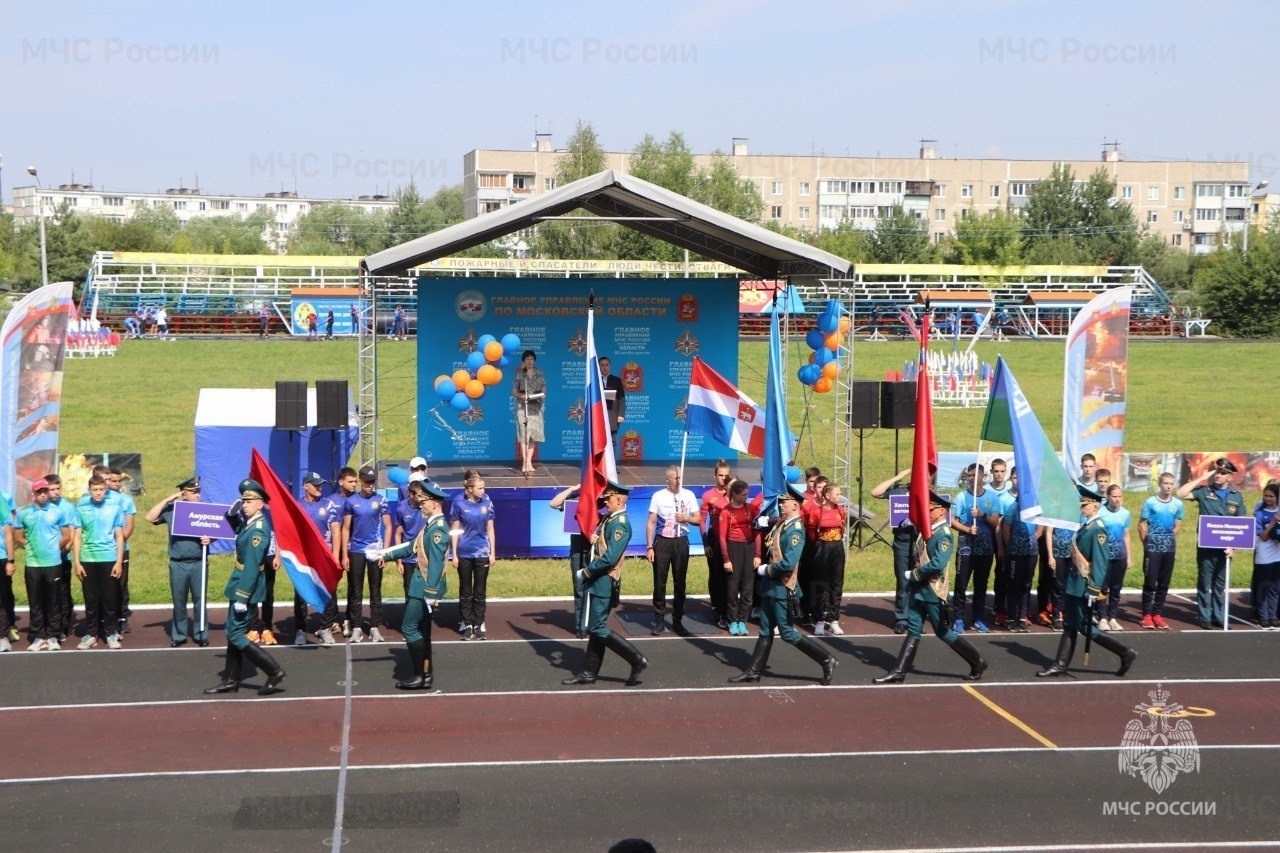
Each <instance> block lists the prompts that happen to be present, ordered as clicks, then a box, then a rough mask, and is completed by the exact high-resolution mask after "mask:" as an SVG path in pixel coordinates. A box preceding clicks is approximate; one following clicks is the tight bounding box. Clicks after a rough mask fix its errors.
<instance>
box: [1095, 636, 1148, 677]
mask: <svg viewBox="0 0 1280 853" xmlns="http://www.w3.org/2000/svg"><path fill="white" fill-rule="evenodd" d="M1093 641H1094V642H1095V643H1097V644H1098V645H1100V646H1102V647H1103V648H1104V649H1106V650H1107V651H1109V652H1111V653H1112V654H1113V655H1116V656H1117V657H1119V658H1120V668H1119V669H1117V670H1116V675H1118V676H1120V677H1121V678H1123V677H1124V674H1125V673H1126V672H1128V671H1129V667H1131V666H1133V662H1134V660H1135V659H1136V658H1137V657H1138V653H1137V652H1135V651H1134V650H1133V649H1131V648H1129V647H1128V646H1126V645H1125V644H1124V643H1122V642H1120V641H1119V640H1117V639H1116V638H1115V637H1113V636H1111V635H1110V634H1104V633H1102V632H1101V631H1099V632H1098V634H1097V636H1095V637H1094V638H1093Z"/></svg>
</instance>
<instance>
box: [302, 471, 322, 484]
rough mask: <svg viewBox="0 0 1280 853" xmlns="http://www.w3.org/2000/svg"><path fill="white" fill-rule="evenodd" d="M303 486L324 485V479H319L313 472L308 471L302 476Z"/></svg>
mask: <svg viewBox="0 0 1280 853" xmlns="http://www.w3.org/2000/svg"><path fill="white" fill-rule="evenodd" d="M302 483H303V485H310V486H319V485H322V484H323V483H324V477H321V476H320V475H319V474H317V473H316V472H315V471H308V472H307V473H305V474H303V475H302Z"/></svg>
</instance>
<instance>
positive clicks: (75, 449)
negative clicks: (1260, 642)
mask: <svg viewBox="0 0 1280 853" xmlns="http://www.w3.org/2000/svg"><path fill="white" fill-rule="evenodd" d="M378 347H379V349H378V359H379V372H380V384H379V395H380V413H379V414H380V417H379V429H380V433H379V449H380V454H381V455H382V456H384V457H387V458H402V457H407V456H411V455H413V453H414V444H415V433H416V420H415V419H414V414H415V412H416V405H415V401H414V400H413V393H414V388H415V372H416V371H415V358H414V354H415V351H416V345H415V344H414V343H413V342H408V343H399V342H385V341H380V342H379V343H378ZM977 349H978V352H979V354H980V356H981V357H982V358H983V359H988V360H990V361H992V362H994V360H995V357H996V355H997V353H1000V354H1003V355H1004V356H1005V359H1006V360H1007V361H1008V363H1009V365H1010V367H1011V368H1012V369H1013V371H1014V374H1015V375H1016V376H1017V378H1018V381H1019V383H1020V384H1021V385H1022V388H1023V391H1024V392H1025V393H1026V395H1027V397H1028V399H1029V400H1030V402H1031V404H1032V406H1033V407H1034V409H1035V411H1036V414H1037V416H1038V417H1039V418H1040V422H1041V424H1042V425H1043V426H1044V428H1045V431H1046V432H1047V433H1048V434H1049V436H1050V438H1051V439H1052V440H1054V441H1055V443H1056V442H1057V437H1058V435H1059V433H1060V431H1061V408H1062V359H1063V348H1062V344H1061V342H1045V343H1037V342H1031V341H1026V342H1008V343H1002V344H994V343H983V344H979V345H978V348H977ZM789 350H790V351H789V356H790V358H789V361H790V362H791V367H790V368H789V370H788V377H789V393H790V394H791V401H790V412H789V418H790V421H791V428H792V430H793V431H795V432H797V433H799V434H800V450H799V452H798V460H797V461H798V463H799V464H800V465H801V466H806V465H810V464H816V465H818V466H819V467H821V468H823V469H829V468H830V466H831V459H832V448H833V445H834V436H835V425H834V419H833V416H832V414H833V411H834V402H835V401H834V398H833V397H832V396H831V395H825V396H824V395H812V396H811V397H810V399H808V400H806V399H805V398H804V395H802V394H801V393H800V390H801V386H800V385H799V383H798V382H795V381H794V372H795V368H796V367H797V366H798V365H799V364H800V359H801V358H802V357H804V358H807V355H808V350H807V349H806V348H805V347H804V345H803V342H802V341H796V342H794V343H793V344H792V345H791V346H790V348H789ZM915 353H916V347H915V344H914V343H913V342H890V343H858V344H856V346H855V350H854V356H855V362H856V368H855V378H858V379H883V378H884V374H885V371H886V370H894V369H901V367H902V363H903V361H904V360H907V359H911V358H913V357H914V355H915ZM1278 354H1280V343H1273V342H1259V343H1245V342H1219V341H1206V342H1167V341H1163V342H1147V341H1136V342H1134V343H1133V345H1132V346H1131V347H1130V367H1129V407H1128V422H1127V436H1128V449H1129V450H1131V451H1179V450H1204V451H1215V450H1267V449H1275V448H1274V447H1273V444H1274V443H1273V442H1271V441H1270V439H1269V438H1267V436H1268V434H1269V432H1270V430H1269V428H1268V427H1267V426H1266V425H1267V424H1269V423H1273V419H1274V413H1275V411H1276V406H1277V402H1280V394H1278V393H1277V392H1276V391H1275V390H1273V386H1272V385H1271V384H1270V383H1269V382H1246V381H1242V380H1245V379H1246V377H1247V376H1248V375H1249V373H1251V370H1252V369H1254V368H1253V367H1252V365H1254V364H1268V363H1270V360H1271V357H1272V356H1275V355H1278ZM766 357H767V346H766V345H765V344H764V343H761V342H754V341H749V342H744V343H743V344H742V346H741V351H740V362H739V371H740V384H741V386H742V387H743V389H744V390H745V391H747V392H748V393H749V394H751V395H752V396H753V397H755V398H756V399H757V400H758V401H761V402H763V400H764V396H765V391H764V373H765V360H766ZM355 372H356V361H355V344H354V342H352V341H349V340H346V341H330V342H321V343H309V342H305V341H284V340H279V341H267V342H259V341H256V340H235V341H231V340H217V341H206V340H179V341H177V342H173V343H169V342H160V341H128V342H126V343H125V345H124V346H123V347H122V348H121V350H120V353H119V354H118V355H117V356H116V357H115V358H104V359H87V360H74V361H68V362H67V365H66V376H65V382H64V391H63V420H62V433H61V439H60V450H61V452H63V453H99V452H140V453H141V454H142V455H143V472H144V479H145V484H146V487H147V488H146V493H145V494H143V495H141V496H140V497H139V499H138V512H139V514H138V523H137V531H136V533H135V535H134V538H133V558H132V560H133V563H132V569H131V584H130V586H131V590H132V594H133V598H134V600H135V601H139V602H168V601H169V587H168V568H167V561H166V559H165V532H164V528H163V527H152V526H151V525H149V524H147V523H146V522H145V521H144V520H143V518H142V516H143V514H145V512H146V511H147V509H149V508H150V506H151V505H152V504H153V503H154V502H155V501H158V500H160V499H161V498H163V497H165V496H166V495H168V494H170V493H171V492H172V491H173V486H174V484H175V483H178V482H179V481H181V480H183V479H184V478H186V477H188V476H190V474H191V472H192V466H193V454H194V450H193V442H194V437H193V427H192V421H193V419H194V417H195V409H196V400H197V397H198V395H199V389H200V388H202V387H214V388H217V387H221V388H269V387H274V384H275V382H276V380H278V379H306V380H310V381H314V380H316V379H348V380H350V381H351V382H352V385H353V387H354V382H355ZM1237 389H1239V390H1237ZM1246 389H1247V390H1246ZM981 420H982V411H981V410H967V411H966V410H939V411H937V412H936V413H935V429H936V432H937V439H938V448H939V450H944V451H946V450H966V449H974V448H975V447H976V446H977V436H978V429H979V426H980V424H981ZM900 439H901V460H902V465H903V467H905V466H906V465H907V464H908V462H907V460H909V458H910V454H911V440H912V432H911V431H909V430H906V431H903V432H902V434H901V436H900ZM758 464H759V463H758V462H756V461H755V460H752V459H744V460H743V465H742V468H743V469H744V471H751V470H753V469H755V468H758ZM864 466H865V467H864V477H865V482H866V488H867V490H868V491H869V490H870V488H871V486H873V485H875V484H876V483H878V482H880V481H881V480H884V479H886V478H887V477H889V476H890V475H891V474H893V473H894V470H895V469H894V467H893V466H894V437H893V433H892V432H891V431H887V430H875V431H872V432H871V433H870V434H869V435H868V436H867V438H866V442H865V462H864ZM748 476H751V475H748ZM445 485H446V486H453V485H455V484H445ZM849 497H850V498H851V499H852V500H857V486H856V485H854V486H853V487H852V488H851V494H850V495H849ZM1257 497H1258V496H1257V495H1256V494H1252V495H1246V498H1247V500H1248V503H1249V506H1252V505H1253V501H1254V500H1256V499H1257ZM1142 498H1143V496H1141V495H1136V494H1129V495H1126V499H1125V500H1126V505H1127V506H1129V508H1130V510H1131V511H1133V512H1134V514H1135V516H1136V514H1137V510H1138V507H1139V506H1140V504H1141V501H1142ZM868 503H871V501H870V499H868ZM1189 515H1194V511H1192V512H1191V513H1189ZM1193 527H1194V525H1188V530H1190V529H1193ZM1193 545H1194V540H1193V538H1192V534H1191V533H1189V532H1188V533H1184V536H1183V542H1182V543H1181V547H1180V548H1179V564H1178V568H1177V571H1176V574H1175V578H1174V585H1175V586H1193V585H1194V577H1195V574H1194V567H1193V565H1192V557H1193V556H1194V553H1195V552H1194V547H1193ZM1248 562H1249V558H1248V557H1246V558H1244V560H1241V561H1238V563H1246V564H1247V563H1248ZM693 563H694V565H693V566H692V567H691V569H690V589H691V590H692V591H695V592H696V591H704V590H705V589H706V585H705V573H706V569H705V562H704V561H702V560H701V559H695V560H694V561H693ZM890 566H891V555H890V552H889V549H888V548H886V547H884V546H883V545H875V546H873V547H870V548H868V549H867V550H865V551H863V552H860V553H858V552H854V553H851V554H850V556H849V562H848V568H847V574H846V582H845V588H846V590H847V591H865V590H879V589H885V588H887V587H889V586H890V584H891V579H890ZM229 567H230V558H228V557H220V558H215V559H214V565H213V569H212V576H213V577H214V578H215V580H216V579H218V578H225V576H226V574H227V572H228V571H229ZM628 568H629V571H626V572H625V574H624V578H625V582H624V590H623V591H624V593H625V594H628V595H634V594H644V593H647V592H649V591H650V588H651V580H650V577H649V572H648V571H647V567H646V566H645V564H643V563H642V562H641V561H639V560H632V561H629V565H628ZM1242 569H1244V570H1243V571H1242ZM1246 578H1247V569H1245V567H1244V566H1241V567H1240V568H1238V569H1237V571H1236V572H1235V573H1234V574H1233V578H1232V579H1233V582H1234V583H1235V584H1236V585H1239V584H1240V583H1243V582H1246V581H1245V579H1246ZM1138 582H1139V579H1138V578H1137V577H1136V575H1135V574H1131V575H1130V576H1129V583H1130V585H1133V584H1135V583H1138ZM217 583H218V584H220V583H221V582H220V581H218V582H217ZM281 583H283V584H284V585H285V586H286V587H287V580H284V579H283V578H282V579H281ZM16 586H17V592H18V594H19V596H20V597H24V591H23V590H22V584H21V583H18V584H16ZM77 587H78V585H77ZM386 588H387V591H388V594H389V595H398V594H399V593H398V590H399V589H400V583H399V581H398V580H388V581H387V587H386ZM568 591H569V586H568V572H567V567H566V565H565V564H564V563H563V562H562V561H557V560H504V561H500V562H499V563H498V566H497V567H496V569H495V571H494V572H493V573H492V574H491V575H490V579H489V594H490V596H491V597H494V598H498V597H508V596H547V595H565V594H568ZM76 595H77V600H79V589H78V588H77V590H76ZM290 595H291V592H290V590H288V589H287V588H285V589H278V590H277V593H276V597H277V600H279V601H286V600H288V597H289V596H290Z"/></svg>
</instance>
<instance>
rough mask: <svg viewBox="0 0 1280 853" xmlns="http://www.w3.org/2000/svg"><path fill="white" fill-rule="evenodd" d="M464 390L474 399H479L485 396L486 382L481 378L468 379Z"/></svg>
mask: <svg viewBox="0 0 1280 853" xmlns="http://www.w3.org/2000/svg"><path fill="white" fill-rule="evenodd" d="M462 390H463V391H464V392H465V393H466V395H467V396H468V397H470V398H471V399H472V400H479V399H480V398H481V397H483V396H484V383H483V382H481V381H480V380H479V379H468V380H467V384H466V386H465V387H464V388H463V389H462Z"/></svg>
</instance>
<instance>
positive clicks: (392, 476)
mask: <svg viewBox="0 0 1280 853" xmlns="http://www.w3.org/2000/svg"><path fill="white" fill-rule="evenodd" d="M387 479H388V480H390V481H391V482H393V483H395V484H396V485H397V486H404V485H408V483H409V472H408V471H406V470H404V469H403V468H401V467H400V466H399V465H392V466H390V467H389V468H387Z"/></svg>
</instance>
